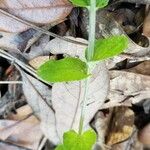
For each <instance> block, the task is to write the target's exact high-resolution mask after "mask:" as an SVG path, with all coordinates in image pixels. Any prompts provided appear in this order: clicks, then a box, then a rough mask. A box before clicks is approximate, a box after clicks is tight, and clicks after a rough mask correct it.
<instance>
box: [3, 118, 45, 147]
mask: <svg viewBox="0 0 150 150" xmlns="http://www.w3.org/2000/svg"><path fill="white" fill-rule="evenodd" d="M27 137H28V138H27ZM41 138H42V132H41V131H40V127H39V123H38V124H37V123H36V124H33V123H27V122H23V121H22V122H20V123H17V121H11V120H0V139H1V140H5V141H7V142H9V143H13V144H15V145H18V146H23V147H25V148H30V149H37V148H38V145H39V142H40V140H41Z"/></svg>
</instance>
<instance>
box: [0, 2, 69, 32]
mask: <svg viewBox="0 0 150 150" xmlns="http://www.w3.org/2000/svg"><path fill="white" fill-rule="evenodd" d="M0 8H1V9H4V10H7V11H8V12H9V13H11V14H13V15H15V16H17V17H19V18H21V19H23V20H26V21H29V22H32V23H35V24H38V25H44V24H50V23H54V22H57V21H59V20H63V19H64V18H65V17H66V16H67V15H68V14H69V13H70V11H71V10H72V6H71V4H70V3H69V1H67V0H44V1H43V0H30V1H28V0H23V1H22V0H15V1H14V0H1V1H0ZM0 20H1V21H0V30H1V31H5V32H22V31H25V30H27V29H28V28H30V27H29V26H27V25H24V24H23V23H20V22H19V21H16V20H14V19H13V18H10V17H8V16H6V15H4V14H2V13H0Z"/></svg>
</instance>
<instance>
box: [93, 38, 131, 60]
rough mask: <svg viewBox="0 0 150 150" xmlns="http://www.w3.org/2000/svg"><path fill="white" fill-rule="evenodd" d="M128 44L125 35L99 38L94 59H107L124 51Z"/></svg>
mask: <svg viewBox="0 0 150 150" xmlns="http://www.w3.org/2000/svg"><path fill="white" fill-rule="evenodd" d="M127 46H128V39H127V37H125V36H123V35H122V36H119V35H118V36H113V37H110V38H107V39H99V40H97V41H96V43H95V50H94V56H93V59H92V61H98V60H105V59H107V58H111V57H113V56H116V55H119V54H120V53H122V52H123V51H124V50H125V49H126V48H127Z"/></svg>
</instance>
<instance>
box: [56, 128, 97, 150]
mask: <svg viewBox="0 0 150 150" xmlns="http://www.w3.org/2000/svg"><path fill="white" fill-rule="evenodd" d="M95 142H96V133H95V132H94V131H93V130H88V131H86V132H84V133H83V134H82V135H79V134H77V133H76V132H75V131H73V130H71V131H69V132H66V133H64V136H63V144H62V145H59V146H58V147H57V148H56V149H55V150H91V149H92V146H93V145H94V143H95Z"/></svg>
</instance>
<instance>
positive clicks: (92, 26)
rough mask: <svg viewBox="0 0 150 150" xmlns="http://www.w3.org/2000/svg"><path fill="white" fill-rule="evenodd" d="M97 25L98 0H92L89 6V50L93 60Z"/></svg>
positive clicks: (88, 54)
mask: <svg viewBox="0 0 150 150" xmlns="http://www.w3.org/2000/svg"><path fill="white" fill-rule="evenodd" d="M95 26H96V0H91V1H90V8H89V45H88V50H87V60H88V61H91V59H92V58H93V54H94V46H95Z"/></svg>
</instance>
